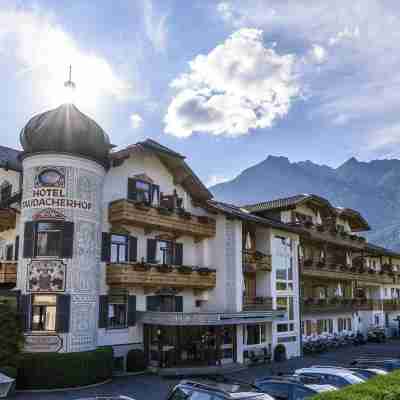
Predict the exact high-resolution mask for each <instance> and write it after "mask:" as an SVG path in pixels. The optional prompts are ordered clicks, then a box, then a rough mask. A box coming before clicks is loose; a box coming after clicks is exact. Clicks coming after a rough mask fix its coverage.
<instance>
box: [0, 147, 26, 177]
mask: <svg viewBox="0 0 400 400" xmlns="http://www.w3.org/2000/svg"><path fill="white" fill-rule="evenodd" d="M20 154H21V151H19V150H15V149H12V148H11V147H6V146H0V168H6V169H11V170H13V171H17V172H21V171H22V164H21V161H20V160H19V158H18V156H19V155H20Z"/></svg>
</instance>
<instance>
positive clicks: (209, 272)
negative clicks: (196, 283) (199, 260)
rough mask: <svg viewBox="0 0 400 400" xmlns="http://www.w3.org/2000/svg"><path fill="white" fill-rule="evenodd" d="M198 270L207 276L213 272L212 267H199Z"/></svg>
mask: <svg viewBox="0 0 400 400" xmlns="http://www.w3.org/2000/svg"><path fill="white" fill-rule="evenodd" d="M197 272H198V273H199V274H200V275H203V276H206V275H210V274H211V273H212V272H213V270H212V269H210V268H205V267H202V268H198V269H197Z"/></svg>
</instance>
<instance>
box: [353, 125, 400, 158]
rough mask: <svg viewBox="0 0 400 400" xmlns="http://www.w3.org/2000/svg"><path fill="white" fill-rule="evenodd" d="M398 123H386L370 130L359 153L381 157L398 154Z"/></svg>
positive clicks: (399, 142)
mask: <svg viewBox="0 0 400 400" xmlns="http://www.w3.org/2000/svg"><path fill="white" fill-rule="evenodd" d="M399 145H400V123H394V124H388V125H387V126H385V127H383V128H382V129H378V130H370V131H369V133H368V135H367V138H366V144H365V146H364V147H363V148H362V149H361V153H365V154H367V155H372V156H376V155H378V156H381V157H399V156H400V149H399Z"/></svg>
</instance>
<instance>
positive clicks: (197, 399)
mask: <svg viewBox="0 0 400 400" xmlns="http://www.w3.org/2000/svg"><path fill="white" fill-rule="evenodd" d="M244 399H246V400H247V399H251V400H274V399H273V397H271V396H268V395H267V394H265V393H263V392H260V391H259V390H257V389H256V388H255V387H254V386H253V385H250V384H246V383H242V382H234V381H229V382H216V381H206V380H204V381H196V382H195V381H182V382H181V383H179V384H178V385H177V386H175V388H174V389H173V390H172V392H171V394H170V395H169V397H168V400H244Z"/></svg>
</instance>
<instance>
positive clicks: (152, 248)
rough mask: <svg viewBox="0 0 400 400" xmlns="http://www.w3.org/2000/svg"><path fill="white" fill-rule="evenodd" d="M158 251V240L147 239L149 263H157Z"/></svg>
mask: <svg viewBox="0 0 400 400" xmlns="http://www.w3.org/2000/svg"><path fill="white" fill-rule="evenodd" d="M156 249H157V240H156V239H147V262H149V263H155V262H156Z"/></svg>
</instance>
